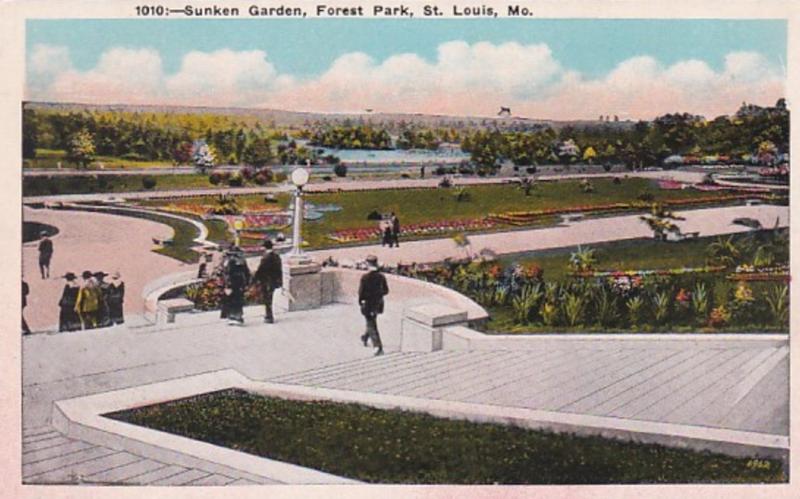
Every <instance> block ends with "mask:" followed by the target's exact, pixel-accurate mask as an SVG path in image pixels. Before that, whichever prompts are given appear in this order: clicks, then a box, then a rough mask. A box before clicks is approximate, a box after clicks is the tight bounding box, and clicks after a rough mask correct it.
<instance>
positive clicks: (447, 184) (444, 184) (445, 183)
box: [439, 177, 453, 189]
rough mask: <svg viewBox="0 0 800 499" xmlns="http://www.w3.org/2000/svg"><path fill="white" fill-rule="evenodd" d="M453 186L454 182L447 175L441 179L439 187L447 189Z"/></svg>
mask: <svg viewBox="0 0 800 499" xmlns="http://www.w3.org/2000/svg"><path fill="white" fill-rule="evenodd" d="M452 186H453V182H452V181H451V180H450V179H449V178H447V177H444V178H443V179H442V180H440V181H439V187H443V188H445V189H446V188H448V187H452Z"/></svg>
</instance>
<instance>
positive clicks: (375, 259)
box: [367, 255, 378, 267]
mask: <svg viewBox="0 0 800 499" xmlns="http://www.w3.org/2000/svg"><path fill="white" fill-rule="evenodd" d="M367 263H368V264H369V265H372V266H373V267H377V266H378V257H377V256H375V255H369V256H367Z"/></svg>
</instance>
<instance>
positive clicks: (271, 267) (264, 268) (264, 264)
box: [255, 239, 283, 324]
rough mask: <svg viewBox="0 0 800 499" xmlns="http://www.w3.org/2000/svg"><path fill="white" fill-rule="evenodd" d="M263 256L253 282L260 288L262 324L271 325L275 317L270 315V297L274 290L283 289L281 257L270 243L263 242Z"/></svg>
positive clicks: (267, 241)
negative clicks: (262, 304) (262, 302)
mask: <svg viewBox="0 0 800 499" xmlns="http://www.w3.org/2000/svg"><path fill="white" fill-rule="evenodd" d="M264 251H265V253H264V256H263V257H261V262H260V263H259V264H258V269H257V270H256V273H255V280H256V282H257V283H258V285H259V286H260V287H261V295H262V296H263V298H264V309H265V310H264V322H266V323H268V324H272V323H274V322H275V317H274V316H273V315H272V295H273V294H274V293H275V290H276V289H278V288H281V287H283V269H282V263H281V257H280V255H278V253H276V252H275V250H274V249H273V248H272V241H270V240H269V239H267V240H266V241H264Z"/></svg>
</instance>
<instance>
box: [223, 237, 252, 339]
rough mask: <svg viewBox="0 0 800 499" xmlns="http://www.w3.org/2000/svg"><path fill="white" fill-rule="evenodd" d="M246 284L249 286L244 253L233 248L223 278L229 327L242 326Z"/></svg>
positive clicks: (248, 273) (248, 271) (248, 272)
mask: <svg viewBox="0 0 800 499" xmlns="http://www.w3.org/2000/svg"><path fill="white" fill-rule="evenodd" d="M248 284H250V269H248V268H247V261H246V260H245V258H244V253H243V252H242V250H241V249H240V248H239V247H234V249H233V252H232V253H231V256H230V259H229V260H228V272H227V274H226V276H225V295H226V296H227V302H228V324H229V325H238V326H241V325H242V324H244V291H245V289H247V286H248Z"/></svg>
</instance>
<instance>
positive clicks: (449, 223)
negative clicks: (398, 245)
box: [328, 218, 497, 243]
mask: <svg viewBox="0 0 800 499" xmlns="http://www.w3.org/2000/svg"><path fill="white" fill-rule="evenodd" d="M496 225H497V224H496V223H495V222H493V221H491V220H488V219H486V218H476V219H468V220H445V221H440V222H424V223H418V224H408V225H405V226H403V227H402V229H401V234H402V235H405V236H420V235H429V234H444V233H448V232H457V231H467V230H482V229H489V228H492V227H494V226H496ZM380 236H381V231H380V229H379V228H378V227H377V226H375V227H366V228H355V229H344V230H339V231H336V232H333V233H331V234H329V235H328V237H329V238H330V239H333V240H334V241H336V242H340V243H351V242H362V241H368V240H370V239H379V238H380Z"/></svg>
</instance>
